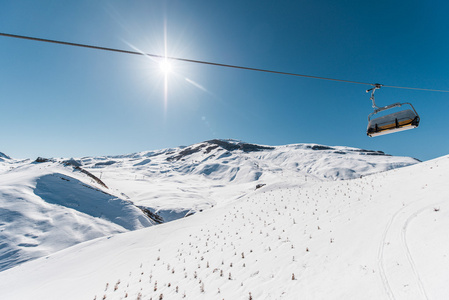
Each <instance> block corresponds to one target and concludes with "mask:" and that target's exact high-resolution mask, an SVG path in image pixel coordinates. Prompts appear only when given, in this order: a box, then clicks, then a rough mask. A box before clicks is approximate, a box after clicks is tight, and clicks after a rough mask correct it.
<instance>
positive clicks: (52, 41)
mask: <svg viewBox="0 0 449 300" xmlns="http://www.w3.org/2000/svg"><path fill="white" fill-rule="evenodd" d="M0 36H5V37H11V38H18V39H25V40H32V41H38V42H45V43H54V44H61V45H67V46H75V47H82V48H90V49H97V50H104V51H110V52H118V53H125V54H134V55H143V56H148V57H154V58H163V59H169V60H177V61H183V62H189V63H197V64H204V65H212V66H218V67H225V68H234V69H241V70H249V71H257V72H265V73H273V74H281V75H288V76H297V77H305V78H312V79H322V80H329V81H337V82H346V83H354V84H363V85H371V86H375V85H376V84H375V83H374V84H373V83H368V82H360V81H353V80H345V79H336V78H328V77H321V76H313V75H305V74H297V73H289V72H282V71H273V70H266V69H259V68H251V67H243V66H237V65H229V64H222V63H215V62H208V61H202V60H193V59H187V58H179V57H168V56H163V55H157V54H150V53H144V52H138V51H130V50H122V49H115V48H108V47H101V46H94V45H87V44H79V43H72V42H64V41H57V40H50V39H43V38H37V37H30V36H23V35H16V34H9V33H2V32H0ZM381 86H382V87H389V88H397V89H409V90H421V91H431V92H446V93H449V90H436V89H425V88H414V87H401V86H394V85H383V84H382V85H381Z"/></svg>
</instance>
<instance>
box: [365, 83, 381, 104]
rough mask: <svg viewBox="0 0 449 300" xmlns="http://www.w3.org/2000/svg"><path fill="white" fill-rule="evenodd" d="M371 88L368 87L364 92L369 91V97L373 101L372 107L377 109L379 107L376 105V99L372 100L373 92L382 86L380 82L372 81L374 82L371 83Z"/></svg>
mask: <svg viewBox="0 0 449 300" xmlns="http://www.w3.org/2000/svg"><path fill="white" fill-rule="evenodd" d="M372 86H373V87H372V88H370V89H368V90H366V92H367V93H369V92H371V97H370V98H369V99H370V100H371V101H373V108H374V109H379V107H377V105H376V101H375V100H374V92H375V91H376V90H377V89H380V88H381V87H382V84H380V83H374V84H372Z"/></svg>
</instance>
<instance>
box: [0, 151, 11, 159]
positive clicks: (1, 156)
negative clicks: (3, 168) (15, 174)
mask: <svg viewBox="0 0 449 300" xmlns="http://www.w3.org/2000/svg"><path fill="white" fill-rule="evenodd" d="M2 158H6V159H11V157H9V156H8V155H6V154H4V153H2V152H0V159H2Z"/></svg>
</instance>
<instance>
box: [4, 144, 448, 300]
mask: <svg viewBox="0 0 449 300" xmlns="http://www.w3.org/2000/svg"><path fill="white" fill-rule="evenodd" d="M64 161H65V162H66V163H65V164H64V163H63V162H64ZM70 161H71V163H70V164H67V160H63V159H55V160H51V161H46V162H40V163H36V162H31V161H18V160H13V159H10V158H9V157H8V158H5V159H4V161H2V162H1V163H2V164H1V169H0V172H1V173H0V178H1V182H0V192H1V197H0V201H1V205H2V206H1V208H2V212H5V213H2V215H1V218H2V219H1V222H2V224H1V227H0V228H1V234H2V251H3V252H2V257H1V259H2V263H4V261H5V258H7V257H5V255H4V254H5V252H4V249H13V250H17V251H16V252H14V253H15V256H16V257H19V258H24V259H22V260H21V259H18V260H17V261H16V262H10V263H9V264H8V266H7V267H5V268H4V270H3V271H2V272H0V298H1V299H445V298H446V297H447V294H448V292H449V288H448V286H447V282H449V259H448V257H447V256H448V255H449V239H448V231H447V228H449V204H448V203H449V202H448V201H449V185H448V184H447V182H448V179H449V178H448V177H449V156H445V157H441V158H438V159H435V160H431V161H427V162H418V161H416V160H414V159H412V158H406V157H393V156H387V155H384V154H383V153H381V152H376V151H367V150H361V149H355V148H349V147H328V146H321V145H313V144H298V145H287V146H277V147H270V146H259V145H251V144H246V143H243V142H238V141H227V140H215V141H208V142H204V143H200V144H196V145H192V146H189V147H181V148H175V149H165V150H158V151H150V152H142V153H136V154H132V155H123V156H114V157H97V158H79V159H72V160H70ZM75 164H78V165H79V166H80V168H82V169H83V170H85V171H86V172H85V173H83V172H80V171H79V170H77V169H75V167H74V165H75ZM87 173H89V174H91V175H92V176H87V175H86V174H87ZM26 174H28V175H27V176H28V177H24V176H25V175H26ZM54 174H60V175H57V176H59V177H55V176H56V175H54ZM61 174H62V175H61ZM60 177H63V178H64V179H61V178H60ZM23 178H25V179H23ZM93 178H97V179H101V180H100V181H101V182H103V183H104V184H105V185H106V186H107V187H101V186H99V183H98V181H96V180H94V179H93ZM6 179H7V180H9V181H7V180H6ZM56 179H57V180H56ZM74 179H76V181H74ZM67 180H69V181H67ZM42 181H44V183H45V184H46V185H45V188H44V187H43V186H42V185H39V188H38V184H37V183H38V182H42ZM67 183H69V184H71V185H67ZM60 184H64V187H65V189H63V188H62V187H61V186H60ZM86 186H89V187H90V188H88V190H89V191H92V192H93V193H94V194H88V197H85V194H82V196H83V197H84V198H83V199H88V198H89V199H97V196H98V195H97V193H98V194H101V195H104V197H106V198H107V199H105V201H103V202H101V204H99V206H100V207H101V208H102V209H103V211H109V210H108V209H106V208H108V207H109V204H108V203H109V202H111V201H112V202H113V201H118V202H117V203H121V205H123V207H124V208H125V209H124V211H126V212H131V213H129V214H128V215H127V216H126V217H125V218H123V217H122V216H118V215H116V214H112V213H110V214H108V215H106V214H105V215H103V216H97V215H95V210H93V211H91V210H88V209H85V208H84V207H85V206H86V204H85V203H84V202H82V201H81V200H80V196H79V195H78V196H77V194H73V196H72V198H70V199H71V200H70V201H68V202H69V204H67V202H63V200H61V199H66V197H63V195H67V194H71V191H72V190H75V191H76V190H78V191H79V190H81V191H83V193H84V188H82V187H86ZM36 190H38V192H36ZM39 191H40V192H39ZM43 191H45V192H46V193H44V192H43ZM7 192H8V193H7ZM5 195H9V196H8V197H5ZM50 195H51V196H50ZM19 197H21V199H20V201H19V200H18V199H17V198H19ZM39 199H40V201H41V202H43V203H41V202H39ZM49 199H53V200H49ZM31 200H33V201H34V202H35V203H38V204H36V206H35V207H37V208H35V209H33V208H29V207H28V204H27V205H25V204H24V205H23V206H19V208H20V211H19V209H17V211H16V213H19V212H21V213H22V214H23V215H26V214H25V212H27V213H28V215H29V216H34V218H38V217H39V218H45V216H47V217H48V218H49V220H48V222H49V223H50V224H47V225H46V227H45V228H44V229H42V228H40V229H39V230H40V231H38V230H37V229H35V231H34V232H33V235H32V236H26V234H25V232H26V231H27V230H32V228H33V227H32V226H33V225H32V224H34V223H35V220H34V219H32V220H31V221H27V219H26V217H22V218H21V222H20V223H14V222H15V220H16V218H15V216H11V213H12V212H13V211H14V209H16V207H15V205H16V204H17V203H19V204H20V202H24V203H27V201H31ZM100 200H101V199H100ZM64 201H65V200H64ZM86 201H87V200H86ZM92 201H94V200H92ZM95 201H96V200H95ZM8 205H9V206H8ZM39 205H40V206H39ZM77 205H78V206H77ZM44 206H45V207H47V209H48V210H47V211H45V210H42V207H44ZM27 207H28V208H27ZM80 207H81V208H82V209H79V208H80ZM137 207H140V208H145V209H147V210H150V211H151V214H147V215H145V214H144V213H143V210H141V209H138V208H137ZM77 208H78V209H77ZM55 209H60V219H59V220H60V222H63V221H65V222H66V226H68V227H70V228H71V231H70V232H69V234H67V235H66V236H64V234H62V233H61V232H58V234H56V229H55V228H53V227H52V225H57V226H59V225H58V224H62V223H55V224H51V223H52V222H53V221H50V220H53V219H54V215H52V214H53V212H54V211H55ZM66 214H68V215H70V216H72V218H68V219H65V215H66ZM186 215H187V216H186ZM5 216H6V217H8V216H9V219H8V220H9V222H8V221H7V220H6V221H5V218H6V217H5ZM80 216H84V219H81V220H83V221H82V222H84V223H85V224H89V225H90V226H91V227H89V228H96V229H98V228H100V229H98V234H99V235H103V236H102V237H99V238H95V236H87V235H88V234H87V233H88V232H89V229H87V228H86V227H84V228H79V230H78V229H76V228H77V226H79V222H81V221H80V219H79V218H80ZM143 216H144V217H146V219H143V218H142V217H143ZM151 216H153V219H152V218H151ZM155 216H156V217H155ZM117 218H118V219H117ZM120 220H122V221H121V222H122V223H120ZM123 220H126V221H127V222H128V223H123V222H124V221H123ZM131 220H133V221H131ZM136 220H139V221H138V222H137V221H136ZM155 220H156V221H158V222H156V221H155ZM136 222H137V223H136ZM100 223H101V224H103V226H104V228H106V229H104V230H103V229H102V227H100V225H98V224H100ZM129 223H130V224H133V225H132V226H128V225H126V224H129ZM157 223H161V224H158V225H156V224H157ZM114 224H115V225H114ZM106 225H107V226H106ZM22 226H25V228H27V229H26V230H25V229H21V228H22ZM108 226H109V227H108ZM114 226H115V227H114ZM126 226H128V227H126ZM73 228H75V229H73ZM14 230H15V231H14ZM102 230H103V231H102ZM77 231H79V232H80V233H84V235H85V236H83V235H81V236H80V238H79V239H78V240H77V241H72V240H71V241H70V243H68V244H71V245H73V246H70V247H68V246H65V247H62V248H63V249H62V250H60V249H57V248H58V247H56V246H54V247H53V248H52V247H48V245H58V243H59V242H58V241H59V239H61V237H65V238H63V240H64V239H68V237H70V236H71V235H73V234H74V233H75V232H77ZM3 236H7V237H8V239H3ZM44 236H45V237H46V239H44V238H43V237H44ZM14 237H15V238H16V239H17V241H15V240H14V239H13V238H14ZM20 238H23V239H25V238H28V239H31V240H33V241H34V245H35V246H33V247H30V246H28V247H27V246H26V245H27V243H25V242H23V241H22V246H17V243H18V240H19V239H20ZM5 241H9V242H8V243H6V242H5ZM14 241H15V242H16V244H14ZM44 241H46V242H47V244H45V242H44ZM29 243H31V242H29ZM24 245H25V246H24ZM14 247H16V248H14ZM24 248H25V250H27V251H28V252H27V251H25V250H24ZM30 249H38V250H39V251H37V250H36V251H35V252H33V250H30ZM38 252H39V253H38ZM24 253H25V254H26V253H28V256H26V255H25V254H24ZM27 257H28V259H25V258H27ZM26 260H29V261H27V262H23V261H26Z"/></svg>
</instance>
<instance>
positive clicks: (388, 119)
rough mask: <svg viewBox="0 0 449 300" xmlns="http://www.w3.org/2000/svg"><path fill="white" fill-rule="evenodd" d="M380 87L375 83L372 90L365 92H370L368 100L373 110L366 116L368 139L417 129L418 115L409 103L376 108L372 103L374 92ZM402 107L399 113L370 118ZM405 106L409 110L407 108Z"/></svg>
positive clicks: (374, 103)
mask: <svg viewBox="0 0 449 300" xmlns="http://www.w3.org/2000/svg"><path fill="white" fill-rule="evenodd" d="M381 86H382V85H381V84H377V83H376V84H374V87H373V88H371V89H369V90H367V91H366V92H367V93H368V92H370V91H371V98H370V100H372V101H373V108H374V111H373V112H372V113H371V114H369V116H368V128H367V130H366V134H367V135H368V136H370V137H375V136H379V135H384V134H389V133H394V132H399V131H403V130H408V129H413V128H416V127H418V125H419V115H418V113H417V112H416V110H415V108H414V107H413V105H412V104H411V103H408V102H404V103H399V102H398V103H394V104H391V105H387V106H384V107H378V106H376V102H375V101H374V92H375V91H376V89H380V88H381ZM403 106H406V107H405V108H404V109H402V110H400V111H396V112H393V113H390V114H387V115H384V116H381V117H377V118H372V117H374V116H375V115H376V114H378V113H380V112H384V111H389V110H390V111H391V109H393V108H397V107H399V108H400V107H403ZM407 106H408V107H409V108H407Z"/></svg>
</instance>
